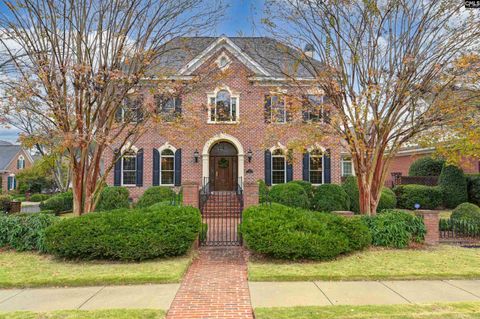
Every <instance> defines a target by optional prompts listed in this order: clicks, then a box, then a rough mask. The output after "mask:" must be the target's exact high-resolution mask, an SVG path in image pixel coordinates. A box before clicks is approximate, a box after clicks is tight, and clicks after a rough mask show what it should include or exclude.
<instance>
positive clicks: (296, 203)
mask: <svg viewBox="0 0 480 319" xmlns="http://www.w3.org/2000/svg"><path fill="white" fill-rule="evenodd" d="M268 195H269V198H270V200H271V201H272V202H275V203H279V204H282V205H286V206H290V207H301V208H309V207H310V201H309V199H308V194H307V192H305V189H304V188H303V187H302V186H300V185H298V184H296V183H292V182H289V183H286V184H278V185H274V186H272V188H270V191H269V193H268Z"/></svg>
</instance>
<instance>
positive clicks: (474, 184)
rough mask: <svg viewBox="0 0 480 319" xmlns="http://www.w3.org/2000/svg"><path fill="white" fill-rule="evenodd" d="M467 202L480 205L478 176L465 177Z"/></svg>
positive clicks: (479, 175)
mask: <svg viewBox="0 0 480 319" xmlns="http://www.w3.org/2000/svg"><path fill="white" fill-rule="evenodd" d="M467 191H468V201H469V202H470V203H474V204H475V205H480V174H475V175H467Z"/></svg>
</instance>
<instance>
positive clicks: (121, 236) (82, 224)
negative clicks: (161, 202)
mask: <svg viewBox="0 0 480 319" xmlns="http://www.w3.org/2000/svg"><path fill="white" fill-rule="evenodd" d="M200 228H201V217H200V213H199V211H198V209H196V208H193V207H172V206H155V207H151V208H146V209H135V210H128V209H120V210H114V211H109V212H96V213H90V214H86V215H83V216H80V217H76V218H67V219H63V220H61V221H60V222H58V223H56V224H54V225H53V226H51V227H49V228H48V229H47V230H46V232H45V247H46V250H47V251H48V252H49V253H52V254H54V255H56V256H58V257H63V258H70V259H87V260H88V259H109V260H125V261H132V260H136V261H138V260H145V259H151V258H158V257H168V256H178V255H182V254H184V253H185V252H187V250H188V249H189V248H190V247H191V246H192V243H193V241H194V240H195V239H196V238H197V236H198V233H199V231H200Z"/></svg>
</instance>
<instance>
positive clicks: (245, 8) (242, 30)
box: [0, 0, 264, 143]
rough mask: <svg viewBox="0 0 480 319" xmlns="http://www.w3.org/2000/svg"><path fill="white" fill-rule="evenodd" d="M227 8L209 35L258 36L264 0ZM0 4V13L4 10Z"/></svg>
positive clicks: (236, 0)
mask: <svg viewBox="0 0 480 319" xmlns="http://www.w3.org/2000/svg"><path fill="white" fill-rule="evenodd" d="M225 3H226V4H227V5H228V8H227V10H226V12H225V17H224V19H223V20H222V21H221V22H220V24H219V25H218V26H217V28H216V30H214V31H213V30H212V31H213V32H212V34H211V35H216V36H219V35H222V34H226V35H227V36H258V35H259V34H260V31H259V27H260V19H261V17H262V14H263V7H264V0H225ZM4 8H5V7H4V5H3V3H0V11H3V10H4ZM17 138H18V131H17V130H16V129H13V128H5V127H0V140H7V141H10V142H14V143H15V142H16V141H17Z"/></svg>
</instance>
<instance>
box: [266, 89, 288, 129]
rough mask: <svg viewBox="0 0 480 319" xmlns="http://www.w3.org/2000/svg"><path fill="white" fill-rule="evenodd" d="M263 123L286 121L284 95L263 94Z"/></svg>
mask: <svg viewBox="0 0 480 319" xmlns="http://www.w3.org/2000/svg"><path fill="white" fill-rule="evenodd" d="M264 112H265V123H286V122H287V109H286V103H285V97H284V96H279V95H267V96H265V109H264Z"/></svg>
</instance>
